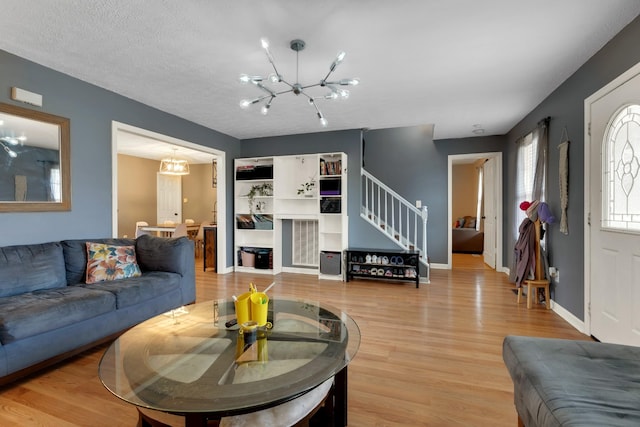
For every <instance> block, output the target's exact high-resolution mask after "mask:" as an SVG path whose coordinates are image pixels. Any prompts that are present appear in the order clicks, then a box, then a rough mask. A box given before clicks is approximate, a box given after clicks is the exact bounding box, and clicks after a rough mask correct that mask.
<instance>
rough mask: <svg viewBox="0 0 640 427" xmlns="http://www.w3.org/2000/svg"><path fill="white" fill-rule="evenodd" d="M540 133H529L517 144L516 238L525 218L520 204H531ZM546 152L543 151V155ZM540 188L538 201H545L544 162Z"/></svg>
mask: <svg viewBox="0 0 640 427" xmlns="http://www.w3.org/2000/svg"><path fill="white" fill-rule="evenodd" d="M541 134H542V132H537V131H534V132H531V133H529V134H527V135H526V136H525V137H524V138H522V140H521V141H520V142H519V143H518V154H517V163H516V215H515V218H516V221H515V230H514V232H515V235H514V237H515V238H516V239H517V238H518V228H519V227H520V224H521V223H522V221H523V220H524V219H525V218H526V217H527V214H526V212H525V211H523V210H521V209H520V203H522V202H524V201H527V202H532V201H533V200H534V199H535V196H534V183H535V178H536V164H537V163H538V155H539V153H540V152H541V150H540V148H541V147H539V146H538V145H539V144H540V135H541ZM545 152H546V150H544V151H543V154H542V155H544V153H545ZM542 167H543V170H542V172H541V173H542V181H541V182H542V187H541V190H540V201H544V200H545V194H544V193H545V191H544V189H545V181H546V175H547V171H546V161H544V159H543V161H542Z"/></svg>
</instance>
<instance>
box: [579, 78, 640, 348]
mask: <svg viewBox="0 0 640 427" xmlns="http://www.w3.org/2000/svg"><path fill="white" fill-rule="evenodd" d="M639 73H640V70H638V71H636V73H635V76H633V77H631V78H625V79H622V80H621V81H618V80H616V83H614V84H613V85H610V86H607V88H605V89H604V90H603V91H601V92H598V93H597V94H596V95H594V96H593V97H590V98H589V99H587V101H586V102H585V104H586V105H585V107H586V108H587V110H586V111H587V112H586V116H587V119H588V120H589V122H590V128H591V135H590V137H589V141H590V144H589V169H588V170H589V182H588V188H589V199H590V201H589V206H588V208H589V213H590V218H591V219H590V227H589V228H588V234H587V235H588V237H589V248H590V249H589V254H588V257H589V259H587V260H586V262H587V265H586V266H585V274H588V275H589V277H588V283H590V292H589V293H588V294H587V295H588V301H587V303H590V316H589V318H590V332H591V334H592V335H593V336H595V337H596V338H598V339H599V340H600V341H603V342H612V343H619V344H629V345H636V346H637V345H640V74H639ZM632 75H633V74H632ZM587 310H589V305H587Z"/></svg>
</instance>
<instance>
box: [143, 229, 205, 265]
mask: <svg viewBox="0 0 640 427" xmlns="http://www.w3.org/2000/svg"><path fill="white" fill-rule="evenodd" d="M185 242H188V243H189V244H190V245H191V246H192V248H193V242H192V241H191V240H189V239H188V238H187V237H179V238H177V239H162V238H158V237H154V236H149V235H142V236H140V237H138V238H137V239H136V254H137V257H138V264H139V265H140V268H141V269H142V271H170V272H174V273H178V272H182V271H183V270H184V268H185V265H187V264H186V263H185V259H184V258H183V257H184V256H189V257H191V258H192V259H193V249H192V253H191V254H185V253H184V244H185Z"/></svg>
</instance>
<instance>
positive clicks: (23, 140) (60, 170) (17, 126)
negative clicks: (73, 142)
mask: <svg viewBox="0 0 640 427" xmlns="http://www.w3.org/2000/svg"><path fill="white" fill-rule="evenodd" d="M0 165H1V167H0V211H46V210H69V208H70V194H69V120H68V119H66V118H63V117H58V116H54V115H51V114H47V113H42V112H40V111H34V110H29V109H26V108H22V107H17V106H13V105H9V104H0Z"/></svg>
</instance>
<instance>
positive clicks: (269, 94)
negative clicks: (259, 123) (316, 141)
mask: <svg viewBox="0 0 640 427" xmlns="http://www.w3.org/2000/svg"><path fill="white" fill-rule="evenodd" d="M261 43H262V48H263V49H264V50H265V52H266V54H267V59H268V60H269V63H271V66H272V67H273V71H274V73H273V74H270V75H269V76H268V77H262V76H249V75H247V74H242V75H240V82H241V83H252V84H254V85H255V86H257V87H258V88H259V89H261V90H262V91H264V92H265V93H266V95H262V96H259V97H257V98H254V99H243V100H242V101H240V107H241V108H243V109H246V108H249V107H250V106H251V105H253V104H257V103H259V102H261V101H265V103H264V104H263V106H262V108H261V110H260V111H261V112H262V114H264V115H266V114H267V113H268V112H269V109H270V108H271V103H272V102H273V100H274V99H275V98H276V96H278V95H283V94H285V93H293V94H294V95H296V96H298V95H304V97H306V98H307V100H308V102H309V104H311V105H312V106H313V107H314V108H315V110H316V114H317V116H318V119H319V120H320V124H321V125H322V127H327V125H328V122H327V119H325V117H324V116H323V115H322V112H321V111H320V109H319V108H318V105H317V104H316V100H318V99H328V100H332V99H336V98H338V97H341V98H344V99H346V98H348V97H349V91H348V90H344V89H342V88H339V87H338V86H355V85H357V84H358V83H359V80H358V79H354V78H348V79H341V80H336V81H327V79H328V78H329V76H330V75H331V73H333V72H334V71H335V69H336V67H337V66H338V65H339V64H340V63H341V62H342V61H343V60H344V57H345V55H346V54H345V53H344V52H340V53H338V56H337V57H336V59H335V60H334V61H333V62H332V63H331V65H330V66H329V72H328V73H327V75H326V76H325V77H324V78H323V79H321V80H320V81H319V82H318V83H314V84H308V85H304V86H303V85H302V84H300V83H299V79H298V77H299V76H298V66H297V64H298V56H299V54H300V51H301V50H303V49H304V48H305V42H304V41H303V40H300V39H295V40H292V41H291V42H290V44H289V47H290V48H291V49H292V50H294V51H295V52H296V82H295V83H289V82H288V81H286V80H285V79H284V78H283V77H282V75H281V74H280V73H279V72H278V69H277V68H276V65H275V63H274V60H273V55H272V54H271V51H270V50H269V42H268V41H267V40H266V39H262V40H261ZM267 81H268V82H270V83H272V84H276V83H282V84H284V85H285V88H284V90H281V91H278V90H274V89H271V88H269V87H267V86H265V83H266V82H267ZM316 86H319V87H323V88H325V87H326V88H327V89H329V92H327V93H326V94H325V95H321V96H317V95H316V96H312V95H310V94H309V93H308V92H307V91H306V90H307V89H309V88H312V87H316Z"/></svg>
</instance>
